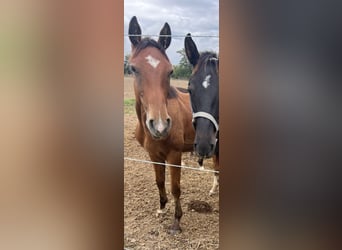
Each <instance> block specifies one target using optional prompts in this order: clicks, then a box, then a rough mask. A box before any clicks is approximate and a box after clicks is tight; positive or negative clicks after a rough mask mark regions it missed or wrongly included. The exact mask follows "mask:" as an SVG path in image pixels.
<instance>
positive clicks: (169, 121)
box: [166, 118, 171, 127]
mask: <svg viewBox="0 0 342 250" xmlns="http://www.w3.org/2000/svg"><path fill="white" fill-rule="evenodd" d="M166 122H167V126H168V127H170V125H171V118H166Z"/></svg>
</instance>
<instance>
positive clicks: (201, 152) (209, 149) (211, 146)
mask: <svg viewBox="0 0 342 250" xmlns="http://www.w3.org/2000/svg"><path fill="white" fill-rule="evenodd" d="M216 142H217V139H215V140H210V141H208V140H204V141H202V140H198V141H197V140H195V142H194V150H195V153H196V155H197V156H199V157H200V158H204V159H205V158H210V157H212V156H213V155H214V154H215V149H216Z"/></svg>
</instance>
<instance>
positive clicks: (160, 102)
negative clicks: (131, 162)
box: [128, 16, 195, 234]
mask: <svg viewBox="0 0 342 250" xmlns="http://www.w3.org/2000/svg"><path fill="white" fill-rule="evenodd" d="M128 33H129V35H130V37H129V38H130V41H131V43H132V53H131V57H130V61H129V64H130V67H131V70H132V72H133V73H134V91H135V99H136V106H135V108H136V114H137V117H138V124H137V127H136V131H135V135H136V138H137V140H138V142H139V143H140V145H141V146H143V147H144V148H145V150H146V151H147V152H148V153H149V156H150V158H151V160H152V161H153V162H159V163H165V162H167V163H169V164H175V165H181V158H182V152H190V151H193V141H194V136H195V133H194V129H193V126H192V123H191V119H192V112H191V106H190V98H189V94H188V93H184V91H180V90H179V89H177V88H174V87H172V86H171V85H170V76H171V74H172V65H171V63H170V61H169V59H168V57H167V55H166V53H165V50H166V49H167V48H168V47H169V45H170V43H171V29H170V26H169V25H168V24H167V23H165V25H164V27H163V28H162V30H161V31H160V36H159V39H158V41H155V40H153V39H151V38H143V39H142V38H141V29H140V25H139V24H138V21H137V18H136V17H135V16H134V17H133V18H132V19H131V21H130V24H129V32H128ZM154 170H155V176H156V183H157V186H158V189H159V196H160V209H158V210H157V214H161V213H164V212H165V211H164V209H165V205H166V203H167V201H168V199H167V195H166V191H165V166H164V165H160V164H154ZM170 174H171V193H172V195H173V197H174V201H175V214H174V222H173V225H172V226H171V228H170V231H169V232H170V233H171V234H175V233H178V232H181V228H180V225H179V223H180V219H181V217H182V214H183V212H182V208H181V204H180V194H181V189H180V178H181V169H180V168H178V167H170Z"/></svg>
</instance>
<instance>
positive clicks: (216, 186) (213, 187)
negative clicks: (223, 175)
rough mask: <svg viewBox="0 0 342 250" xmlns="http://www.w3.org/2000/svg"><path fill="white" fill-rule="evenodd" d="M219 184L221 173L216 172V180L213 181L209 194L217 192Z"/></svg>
mask: <svg viewBox="0 0 342 250" xmlns="http://www.w3.org/2000/svg"><path fill="white" fill-rule="evenodd" d="M218 185H219V174H218V173H214V181H213V186H212V188H211V189H210V191H209V196H212V195H213V194H215V193H217V188H218Z"/></svg>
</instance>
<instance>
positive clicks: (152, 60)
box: [145, 55, 160, 68]
mask: <svg viewBox="0 0 342 250" xmlns="http://www.w3.org/2000/svg"><path fill="white" fill-rule="evenodd" d="M145 59H146V60H147V62H148V63H149V64H150V65H151V66H152V67H153V68H157V67H158V64H159V63H160V61H159V60H157V59H156V58H154V57H153V56H151V55H148V56H146V57H145Z"/></svg>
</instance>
